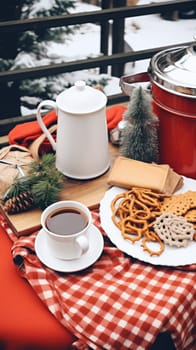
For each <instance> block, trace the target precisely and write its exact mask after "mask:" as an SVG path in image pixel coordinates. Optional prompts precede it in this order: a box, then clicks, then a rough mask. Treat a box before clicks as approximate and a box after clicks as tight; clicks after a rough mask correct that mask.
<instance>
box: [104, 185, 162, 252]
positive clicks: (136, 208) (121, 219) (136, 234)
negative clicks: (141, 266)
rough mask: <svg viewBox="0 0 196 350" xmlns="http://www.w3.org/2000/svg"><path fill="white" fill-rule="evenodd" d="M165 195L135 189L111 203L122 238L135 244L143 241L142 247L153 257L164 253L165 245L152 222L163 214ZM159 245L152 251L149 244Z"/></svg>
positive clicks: (114, 218) (118, 196) (113, 219)
mask: <svg viewBox="0 0 196 350" xmlns="http://www.w3.org/2000/svg"><path fill="white" fill-rule="evenodd" d="M165 197H168V196H166V195H165V194H161V193H157V192H154V191H153V190H150V189H147V188H137V187H133V188H131V189H130V190H129V191H126V192H123V193H121V194H118V195H116V197H115V198H114V199H113V200H112V202H111V209H112V221H113V223H114V224H115V225H116V226H117V227H118V228H119V229H120V231H121V234H122V237H123V238H124V239H128V240H129V241H131V242H132V243H133V244H134V243H135V242H136V241H139V240H142V243H141V246H142V247H143V249H144V251H147V252H148V253H149V254H150V255H151V256H153V255H160V254H161V253H162V252H163V251H164V243H163V242H162V241H161V239H160V238H159V236H158V235H157V234H156V233H155V232H154V231H153V227H152V222H153V221H154V220H155V218H156V217H157V216H159V215H160V214H161V203H162V202H163V199H164V198H165ZM149 242H153V243H157V244H158V249H157V250H152V249H151V248H150V247H149V245H148V243H149Z"/></svg>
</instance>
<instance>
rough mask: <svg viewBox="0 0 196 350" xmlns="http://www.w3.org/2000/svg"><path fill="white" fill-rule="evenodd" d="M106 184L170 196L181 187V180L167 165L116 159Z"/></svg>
mask: <svg viewBox="0 0 196 350" xmlns="http://www.w3.org/2000/svg"><path fill="white" fill-rule="evenodd" d="M108 184H109V185H114V186H120V187H124V188H130V187H133V186H138V187H145V188H150V189H152V190H155V191H158V192H161V193H166V194H169V195H170V194H172V193H174V192H175V191H176V190H177V189H179V188H181V187H182V185H183V178H182V176H180V175H178V174H177V173H175V172H174V171H173V169H172V168H170V166H169V165H167V164H163V165H158V164H155V163H145V162H141V161H138V160H134V159H129V158H125V157H118V158H117V159H116V160H115V162H114V165H113V167H112V169H111V171H110V174H109V178H108Z"/></svg>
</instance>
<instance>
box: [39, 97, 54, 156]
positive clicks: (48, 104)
mask: <svg viewBox="0 0 196 350" xmlns="http://www.w3.org/2000/svg"><path fill="white" fill-rule="evenodd" d="M42 107H52V108H53V109H56V102H54V101H51V100H44V101H42V102H40V104H39V105H38V107H37V113H36V116H37V121H38V123H39V125H40V127H41V129H42V131H43V133H44V134H45V135H46V137H47V138H48V140H49V142H50V143H51V146H52V148H53V150H54V151H56V142H55V141H54V139H53V137H52V135H51V134H50V132H49V131H48V129H47V127H46V126H45V124H44V122H43V120H42V116H41V109H42Z"/></svg>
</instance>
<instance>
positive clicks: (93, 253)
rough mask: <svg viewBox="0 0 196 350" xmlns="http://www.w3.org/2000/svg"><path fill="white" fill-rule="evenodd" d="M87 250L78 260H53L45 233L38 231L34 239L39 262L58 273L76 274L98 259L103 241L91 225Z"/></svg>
mask: <svg viewBox="0 0 196 350" xmlns="http://www.w3.org/2000/svg"><path fill="white" fill-rule="evenodd" d="M89 237H90V239H89V249H88V251H87V252H86V253H85V254H83V255H82V256H81V258H79V259H75V260H62V259H58V258H55V257H54V256H53V255H52V254H51V253H50V250H49V248H48V246H47V241H46V236H45V232H44V231H43V230H40V231H39V233H38V235H37V237H36V239H35V252H36V254H37V256H38V258H39V259H40V261H41V262H42V263H43V264H44V265H46V266H47V267H49V268H51V269H52V270H55V271H59V272H76V271H80V270H83V269H85V268H87V267H89V266H90V265H92V264H93V263H94V262H95V261H96V260H98V258H99V257H100V255H101V253H102V251H103V246H104V241H103V236H102V234H101V232H100V231H99V230H98V228H97V227H96V226H94V225H92V229H91V231H90V232H89Z"/></svg>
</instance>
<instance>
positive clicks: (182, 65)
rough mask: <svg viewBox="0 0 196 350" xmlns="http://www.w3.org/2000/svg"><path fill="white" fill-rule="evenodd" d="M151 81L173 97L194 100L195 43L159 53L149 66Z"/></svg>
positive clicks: (195, 82)
mask: <svg viewBox="0 0 196 350" xmlns="http://www.w3.org/2000/svg"><path fill="white" fill-rule="evenodd" d="M149 75H150V76H151V80H152V81H153V82H154V83H155V84H156V85H158V86H159V87H161V88H162V89H163V90H166V91H168V92H171V93H173V94H175V95H180V96H185V97H190V98H196V43H194V44H193V45H191V46H181V47H176V48H173V49H168V50H164V51H160V52H159V53H157V54H156V55H154V56H153V58H152V59H151V62H150V66H149Z"/></svg>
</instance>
